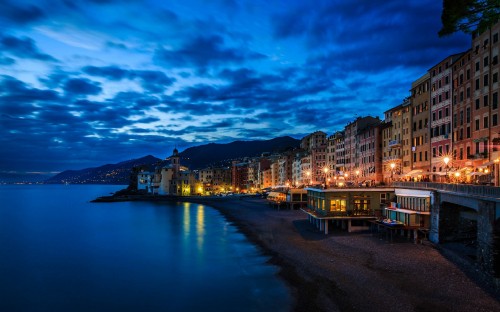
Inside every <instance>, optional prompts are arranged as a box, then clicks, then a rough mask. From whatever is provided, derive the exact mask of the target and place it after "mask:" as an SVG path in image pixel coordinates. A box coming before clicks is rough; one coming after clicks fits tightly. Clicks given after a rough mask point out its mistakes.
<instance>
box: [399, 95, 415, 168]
mask: <svg viewBox="0 0 500 312" xmlns="http://www.w3.org/2000/svg"><path fill="white" fill-rule="evenodd" d="M411 125H412V114H411V102H410V97H407V98H405V99H404V100H403V103H401V167H400V171H401V176H403V175H404V174H407V173H409V172H410V171H411V170H412V168H411V156H412V149H411V146H412V145H411V130H412V128H411Z"/></svg>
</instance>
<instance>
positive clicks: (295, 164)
mask: <svg viewBox="0 0 500 312" xmlns="http://www.w3.org/2000/svg"><path fill="white" fill-rule="evenodd" d="M305 154H306V152H305V151H304V150H301V149H299V150H296V151H295V155H294V157H293V160H292V181H293V186H295V187H299V186H303V185H305V184H306V183H307V181H306V177H305V173H304V171H303V166H302V158H303V157H304V156H305Z"/></svg>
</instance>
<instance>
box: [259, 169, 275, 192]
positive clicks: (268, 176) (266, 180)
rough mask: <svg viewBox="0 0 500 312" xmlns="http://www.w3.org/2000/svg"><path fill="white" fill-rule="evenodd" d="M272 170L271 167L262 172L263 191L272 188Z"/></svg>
mask: <svg viewBox="0 0 500 312" xmlns="http://www.w3.org/2000/svg"><path fill="white" fill-rule="evenodd" d="M272 187H273V184H272V169H271V166H269V168H267V169H264V170H263V171H262V183H261V188H262V189H267V188H272Z"/></svg>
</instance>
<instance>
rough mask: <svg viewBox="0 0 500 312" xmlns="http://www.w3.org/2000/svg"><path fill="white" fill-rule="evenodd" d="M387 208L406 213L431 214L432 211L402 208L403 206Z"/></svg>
mask: <svg viewBox="0 0 500 312" xmlns="http://www.w3.org/2000/svg"><path fill="white" fill-rule="evenodd" d="M385 209H386V210H389V211H396V212H402V213H406V214H423V215H430V214H431V212H430V211H417V210H410V209H402V208H391V207H387V208H385Z"/></svg>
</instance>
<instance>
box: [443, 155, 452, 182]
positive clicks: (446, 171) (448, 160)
mask: <svg viewBox="0 0 500 312" xmlns="http://www.w3.org/2000/svg"><path fill="white" fill-rule="evenodd" d="M443 162H444V165H445V167H444V170H445V175H446V179H448V168H449V167H448V163H449V162H450V157H448V156H446V157H445V158H443Z"/></svg>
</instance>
